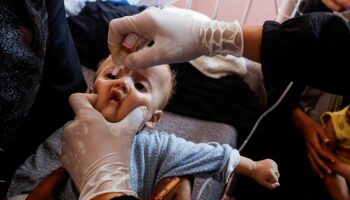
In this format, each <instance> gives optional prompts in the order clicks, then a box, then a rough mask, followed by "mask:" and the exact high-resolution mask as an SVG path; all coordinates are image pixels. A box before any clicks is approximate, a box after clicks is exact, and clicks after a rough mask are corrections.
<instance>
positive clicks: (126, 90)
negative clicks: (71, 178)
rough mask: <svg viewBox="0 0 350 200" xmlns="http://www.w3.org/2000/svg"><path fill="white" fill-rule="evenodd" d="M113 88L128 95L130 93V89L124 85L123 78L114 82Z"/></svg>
mask: <svg viewBox="0 0 350 200" xmlns="http://www.w3.org/2000/svg"><path fill="white" fill-rule="evenodd" d="M114 87H116V88H117V89H118V90H120V91H122V92H124V93H126V94H128V93H129V92H130V87H129V85H128V84H127V83H126V80H125V79H124V78H122V79H119V80H117V81H116V82H115V85H114Z"/></svg>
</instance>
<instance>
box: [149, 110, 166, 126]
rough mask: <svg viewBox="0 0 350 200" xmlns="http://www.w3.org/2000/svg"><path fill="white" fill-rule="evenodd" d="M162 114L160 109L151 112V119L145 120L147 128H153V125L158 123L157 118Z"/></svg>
mask: <svg viewBox="0 0 350 200" xmlns="http://www.w3.org/2000/svg"><path fill="white" fill-rule="evenodd" d="M162 116H163V111H161V110H156V111H155V112H154V113H153V115H152V117H151V119H149V120H148V121H147V122H146V126H147V127H148V128H154V127H155V126H156V125H157V124H158V122H159V120H160V118H161V117H162Z"/></svg>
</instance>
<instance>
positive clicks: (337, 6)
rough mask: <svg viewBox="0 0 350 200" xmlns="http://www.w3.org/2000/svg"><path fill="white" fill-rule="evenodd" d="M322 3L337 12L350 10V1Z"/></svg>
mask: <svg viewBox="0 0 350 200" xmlns="http://www.w3.org/2000/svg"><path fill="white" fill-rule="evenodd" d="M322 2H323V3H324V4H325V5H326V6H327V7H328V8H329V9H331V10H334V11H336V12H341V11H344V10H345V9H346V8H350V0H322Z"/></svg>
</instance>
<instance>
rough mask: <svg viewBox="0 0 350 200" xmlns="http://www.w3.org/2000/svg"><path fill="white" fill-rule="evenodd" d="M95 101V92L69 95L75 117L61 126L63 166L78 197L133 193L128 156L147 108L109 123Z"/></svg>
mask: <svg viewBox="0 0 350 200" xmlns="http://www.w3.org/2000/svg"><path fill="white" fill-rule="evenodd" d="M95 100H96V95H95V94H82V93H76V94H73V95H71V96H70V98H69V101H70V104H71V106H72V108H73V110H74V112H75V114H76V117H75V119H74V120H73V121H72V122H69V123H67V124H66V125H65V128H64V142H63V146H62V155H61V160H62V165H63V167H64V168H66V169H67V171H68V172H69V174H70V175H71V177H72V179H73V181H74V183H75V185H76V186H77V188H78V189H79V191H80V199H93V198H94V197H96V196H97V195H100V194H103V193H113V192H118V193H123V194H127V195H133V196H136V193H135V192H133V191H132V190H131V186H130V174H129V165H130V156H131V148H132V143H133V139H134V136H135V134H136V132H137V131H138V130H139V129H140V127H141V125H142V122H143V120H144V116H145V113H146V111H145V110H146V108H144V107H138V108H136V109H134V110H133V111H131V112H130V113H129V114H128V115H127V116H126V117H125V118H124V119H123V120H122V121H120V122H118V123H110V122H108V121H106V120H105V119H104V117H103V116H102V115H101V114H100V113H99V112H98V111H97V110H95V109H94V108H93V106H92V105H93V104H94V102H95Z"/></svg>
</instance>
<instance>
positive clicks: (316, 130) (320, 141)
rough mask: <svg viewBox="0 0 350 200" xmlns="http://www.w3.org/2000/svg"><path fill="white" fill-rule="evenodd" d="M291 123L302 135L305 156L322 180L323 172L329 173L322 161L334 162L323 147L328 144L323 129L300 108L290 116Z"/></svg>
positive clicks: (327, 167) (329, 169)
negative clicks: (305, 151)
mask: <svg viewBox="0 0 350 200" xmlns="http://www.w3.org/2000/svg"><path fill="white" fill-rule="evenodd" d="M292 118H293V121H294V123H295V125H296V126H297V127H298V128H299V130H300V131H301V132H302V133H303V136H304V139H305V143H306V148H307V155H308V158H309V161H310V164H311V167H312V169H313V171H314V173H315V174H317V175H318V176H320V177H321V178H323V176H324V174H323V173H324V171H325V172H327V173H331V172H332V170H331V168H330V167H329V166H328V165H327V164H326V163H325V161H324V160H327V161H330V162H334V155H333V154H332V153H330V152H329V151H327V150H326V148H325V145H326V144H327V143H329V142H330V139H329V138H328V136H327V134H326V133H325V130H324V128H323V127H322V126H321V125H320V124H318V123H316V122H315V121H314V120H313V119H311V118H310V117H309V116H308V115H306V113H304V111H302V110H301V109H300V108H296V109H295V110H294V111H293V114H292Z"/></svg>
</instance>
